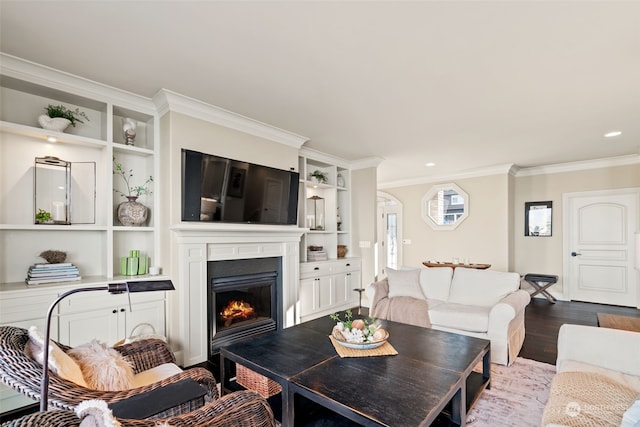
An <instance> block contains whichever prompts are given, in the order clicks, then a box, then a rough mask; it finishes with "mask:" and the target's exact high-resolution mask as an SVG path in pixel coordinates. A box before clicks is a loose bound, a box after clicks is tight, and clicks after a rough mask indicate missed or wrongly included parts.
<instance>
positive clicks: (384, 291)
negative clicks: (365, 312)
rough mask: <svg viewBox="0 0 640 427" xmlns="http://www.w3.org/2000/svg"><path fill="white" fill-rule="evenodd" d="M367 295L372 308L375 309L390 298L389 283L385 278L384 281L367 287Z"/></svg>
mask: <svg viewBox="0 0 640 427" xmlns="http://www.w3.org/2000/svg"><path fill="white" fill-rule="evenodd" d="M365 293H366V295H367V298H368V299H369V302H370V308H371V309H374V308H375V306H376V305H378V302H380V300H382V299H384V298H387V297H388V296H389V281H388V280H387V278H386V277H385V278H384V279H382V280H378V281H377V282H373V283H371V284H370V285H369V286H367V288H366V290H365Z"/></svg>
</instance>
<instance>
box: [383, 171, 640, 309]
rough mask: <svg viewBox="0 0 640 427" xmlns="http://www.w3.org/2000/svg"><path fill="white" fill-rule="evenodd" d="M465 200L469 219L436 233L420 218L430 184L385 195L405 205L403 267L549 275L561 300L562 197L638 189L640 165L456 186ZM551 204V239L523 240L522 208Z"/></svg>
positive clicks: (499, 178) (484, 179)
mask: <svg viewBox="0 0 640 427" xmlns="http://www.w3.org/2000/svg"><path fill="white" fill-rule="evenodd" d="M434 184H436V183H434ZM455 184H457V185H458V186H459V187H461V188H462V189H463V190H464V191H466V192H467V193H468V194H469V198H470V211H469V217H468V218H467V219H466V220H465V221H464V222H463V223H462V224H461V225H460V226H459V227H458V228H456V229H455V230H453V231H434V230H432V229H431V227H429V226H428V225H427V224H426V223H425V222H424V221H422V219H421V216H420V212H421V211H420V201H421V199H422V196H423V195H424V193H425V192H426V191H427V190H428V189H429V188H430V187H431V184H420V185H412V186H406V187H398V188H390V189H385V190H384V191H385V192H387V193H389V194H392V195H393V196H395V197H396V198H398V199H399V200H400V201H401V202H402V203H403V208H404V218H403V220H404V236H403V238H404V239H410V240H411V241H412V243H411V245H405V246H404V249H403V250H404V264H405V265H414V266H415V265H420V264H421V263H422V262H423V261H425V260H440V261H450V260H451V259H452V258H453V257H458V258H469V259H470V260H471V262H479V263H488V264H492V267H491V268H492V269H495V270H503V271H516V272H518V273H520V274H521V275H524V274H527V273H540V274H553V275H557V276H558V277H559V281H558V284H556V285H554V286H553V287H551V288H550V290H551V291H552V293H554V294H557V295H558V296H560V297H561V296H562V291H563V285H562V260H563V255H564V254H563V253H562V251H563V246H562V243H563V242H562V232H563V230H562V214H563V210H562V208H563V207H562V194H563V193H570V192H578V191H595V190H605V189H616V188H632V187H639V186H640V165H638V164H632V165H625V166H614V167H604V168H599V169H589V170H583V171H573V172H562V173H548V174H542V175H533V176H521V177H518V176H516V177H514V176H512V175H509V174H504V175H493V176H484V177H478V178H468V179H460V180H455ZM547 200H551V201H553V235H552V236H551V237H525V236H524V204H525V202H536V201H547Z"/></svg>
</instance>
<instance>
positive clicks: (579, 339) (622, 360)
mask: <svg viewBox="0 0 640 427" xmlns="http://www.w3.org/2000/svg"><path fill="white" fill-rule="evenodd" d="M567 360H574V361H577V362H583V363H589V364H591V365H596V366H600V367H603V368H606V369H611V370H614V371H618V372H622V373H625V374H630V375H638V376H640V363H638V361H639V360H640V333H638V332H631V331H623V330H620V329H609V328H599V327H596V326H584V325H571V324H564V325H562V326H561V327H560V331H559V332H558V359H557V361H556V368H557V370H558V372H562V365H563V362H564V361H567Z"/></svg>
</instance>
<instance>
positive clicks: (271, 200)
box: [182, 149, 299, 225]
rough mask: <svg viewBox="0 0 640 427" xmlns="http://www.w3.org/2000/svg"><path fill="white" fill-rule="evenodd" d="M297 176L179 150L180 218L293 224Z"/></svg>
mask: <svg viewBox="0 0 640 427" xmlns="http://www.w3.org/2000/svg"><path fill="white" fill-rule="evenodd" d="M298 185H299V174H298V172H294V171H292V170H291V171H288V170H282V169H276V168H271V167H268V166H262V165H257V164H253V163H247V162H241V161H239V160H233V159H228V158H225V157H219V156H214V155H211V154H205V153H200V152H198V151H192V150H186V149H182V220H183V221H204V222H234V223H255V224H276V225H290V224H296V223H297V218H298Z"/></svg>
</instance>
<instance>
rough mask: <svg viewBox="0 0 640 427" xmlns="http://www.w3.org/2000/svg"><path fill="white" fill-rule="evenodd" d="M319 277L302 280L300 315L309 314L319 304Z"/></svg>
mask: <svg viewBox="0 0 640 427" xmlns="http://www.w3.org/2000/svg"><path fill="white" fill-rule="evenodd" d="M319 280H320V279H319V278H317V277H316V278H310V279H302V280H300V316H308V315H310V314H312V313H313V312H314V311H315V307H317V306H318V297H317V294H318V281H319Z"/></svg>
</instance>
